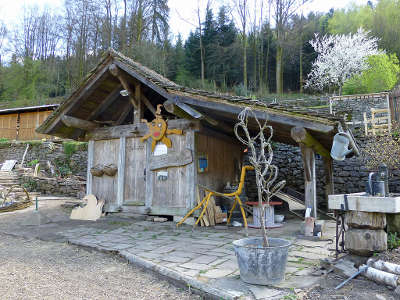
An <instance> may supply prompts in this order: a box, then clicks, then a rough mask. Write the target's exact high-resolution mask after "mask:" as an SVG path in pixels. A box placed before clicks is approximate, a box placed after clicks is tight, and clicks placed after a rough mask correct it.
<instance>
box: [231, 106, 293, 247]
mask: <svg viewBox="0 0 400 300" xmlns="http://www.w3.org/2000/svg"><path fill="white" fill-rule="evenodd" d="M249 117H251V118H254V120H255V122H256V123H257V125H258V133H257V134H256V135H254V136H252V135H251V134H250V131H249V127H248V121H249ZM238 119H239V122H238V123H236V124H235V127H234V132H235V135H236V137H237V139H238V140H239V141H240V142H241V143H243V144H244V145H246V146H247V147H248V149H249V150H250V151H249V161H250V163H251V165H252V166H253V167H254V171H255V173H256V184H257V192H258V209H259V210H260V216H261V232H262V235H263V247H269V243H268V238H267V231H266V229H265V210H266V207H268V206H269V201H270V199H271V198H272V197H273V196H274V195H275V194H276V193H277V192H279V191H280V190H281V189H282V188H283V186H284V185H285V183H286V181H285V180H282V181H280V182H278V183H275V181H276V179H277V177H278V167H277V166H275V165H273V164H272V158H273V154H274V153H273V150H272V145H271V139H272V136H273V129H272V126H270V125H268V124H267V118H266V120H265V122H264V123H263V124H261V122H260V121H259V120H258V118H257V117H256V115H255V113H254V112H253V110H252V109H251V108H249V107H246V108H245V109H243V110H242V112H241V113H240V114H239V115H238ZM240 130H241V131H243V133H244V137H243V135H241V134H240V132H239V131H240ZM257 147H259V148H260V149H259V153H258V154H257V151H256V148H257Z"/></svg>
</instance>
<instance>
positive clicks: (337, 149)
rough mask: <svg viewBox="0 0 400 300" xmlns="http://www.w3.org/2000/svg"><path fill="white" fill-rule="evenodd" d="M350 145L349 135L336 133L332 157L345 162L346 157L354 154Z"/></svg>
mask: <svg viewBox="0 0 400 300" xmlns="http://www.w3.org/2000/svg"><path fill="white" fill-rule="evenodd" d="M349 144H350V136H349V135H348V134H347V133H345V132H339V133H336V134H335V136H334V137H333V144H332V149H331V157H332V158H333V159H334V160H344V159H345V158H346V155H348V154H350V153H351V152H353V149H349Z"/></svg>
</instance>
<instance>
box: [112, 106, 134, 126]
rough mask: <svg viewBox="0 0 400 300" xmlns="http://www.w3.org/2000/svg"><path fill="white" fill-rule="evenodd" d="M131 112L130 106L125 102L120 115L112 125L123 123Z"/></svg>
mask: <svg viewBox="0 0 400 300" xmlns="http://www.w3.org/2000/svg"><path fill="white" fill-rule="evenodd" d="M131 110H132V106H131V104H130V103H129V102H126V103H125V106H124V108H123V109H122V112H121V115H120V116H119V118H118V120H116V121H115V122H114V123H113V125H114V126H118V125H121V124H122V123H124V121H125V119H126V117H127V116H128V115H129V113H130V111H131Z"/></svg>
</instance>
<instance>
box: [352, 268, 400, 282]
mask: <svg viewBox="0 0 400 300" xmlns="http://www.w3.org/2000/svg"><path fill="white" fill-rule="evenodd" d="M363 267H365V265H362V266H360V268H359V269H361V268H363ZM363 275H364V276H365V277H367V278H368V279H371V280H373V281H375V282H377V283H380V284H385V285H389V286H392V287H397V285H398V284H399V276H398V275H395V274H391V273H388V272H385V271H381V270H377V269H375V268H372V267H368V268H367V270H365V271H364V273H363Z"/></svg>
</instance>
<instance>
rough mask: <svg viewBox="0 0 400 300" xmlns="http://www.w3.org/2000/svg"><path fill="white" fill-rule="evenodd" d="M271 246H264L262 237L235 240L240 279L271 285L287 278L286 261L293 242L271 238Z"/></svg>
mask: <svg viewBox="0 0 400 300" xmlns="http://www.w3.org/2000/svg"><path fill="white" fill-rule="evenodd" d="M268 241H269V247H266V248H264V247H263V246H262V244H263V239H262V238H261V237H252V238H245V239H241V240H237V241H234V242H233V246H234V248H235V254H236V257H237V260H238V265H239V270H240V279H242V280H243V281H244V282H246V283H251V284H259V285H271V284H277V283H279V282H281V281H282V280H284V279H285V269H286V262H287V257H288V252H289V247H290V245H291V242H290V241H288V240H284V239H278V238H270V239H268Z"/></svg>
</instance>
